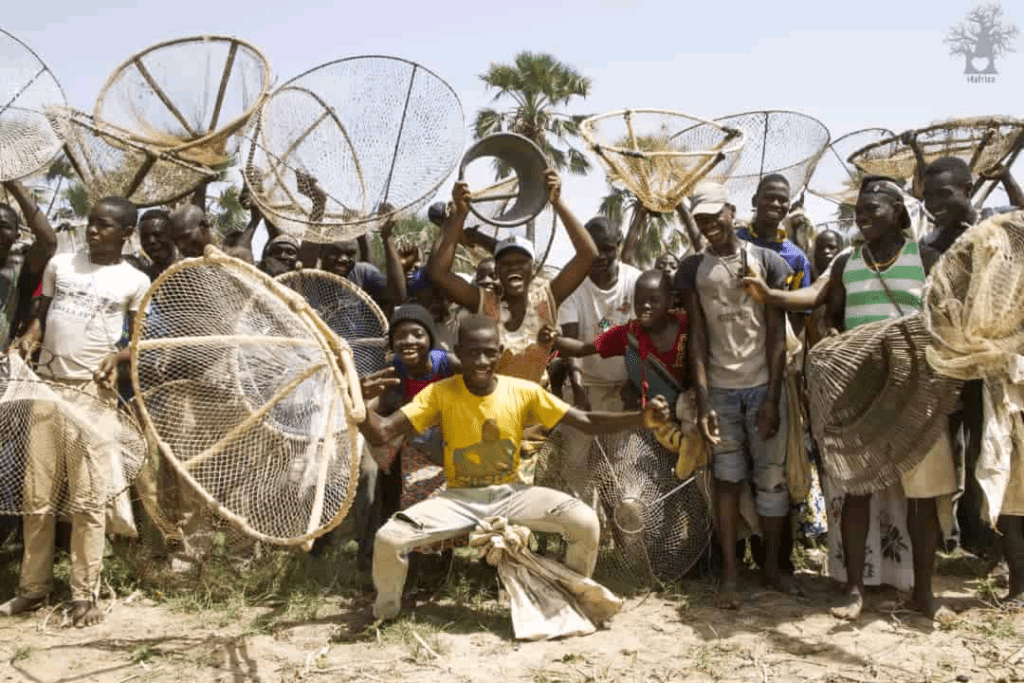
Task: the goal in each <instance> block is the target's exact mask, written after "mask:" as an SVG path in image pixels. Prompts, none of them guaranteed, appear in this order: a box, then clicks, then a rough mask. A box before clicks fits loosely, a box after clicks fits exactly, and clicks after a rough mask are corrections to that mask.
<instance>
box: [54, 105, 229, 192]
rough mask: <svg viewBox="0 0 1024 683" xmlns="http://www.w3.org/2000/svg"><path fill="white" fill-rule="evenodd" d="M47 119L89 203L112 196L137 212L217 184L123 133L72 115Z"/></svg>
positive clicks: (61, 112) (208, 174)
mask: <svg viewBox="0 0 1024 683" xmlns="http://www.w3.org/2000/svg"><path fill="white" fill-rule="evenodd" d="M47 115H48V116H49V118H50V121H51V123H52V124H53V126H54V130H57V131H58V133H59V135H60V137H61V138H62V139H63V140H64V152H65V154H66V155H67V157H68V160H69V161H70V162H71V165H72V166H74V168H75V172H76V173H77V174H78V176H79V177H80V178H81V179H82V184H83V185H84V186H85V190H86V192H87V193H88V195H89V199H90V201H93V202H94V201H96V200H98V199H101V198H103V197H108V196H114V197H124V198H126V199H128V200H130V201H131V202H133V203H134V204H135V205H137V206H157V205H160V204H171V203H173V202H175V201H177V200H178V199H181V198H182V197H184V196H186V195H188V194H189V193H191V192H192V191H193V190H195V189H196V187H198V186H199V185H200V184H202V183H203V182H208V181H212V180H216V178H217V173H216V172H215V171H212V170H210V169H209V168H206V167H205V166H200V165H197V164H193V163H191V162H189V161H186V160H185V159H182V158H181V157H179V156H177V155H176V154H175V153H172V152H165V151H162V150H159V149H156V148H154V147H152V146H148V145H144V144H141V143H139V142H136V141H134V140H133V139H132V134H131V133H130V132H129V131H126V130H124V129H121V128H117V127H115V126H113V125H109V124H108V125H103V126H98V125H97V124H96V123H95V122H94V121H93V119H92V118H91V117H89V116H88V115H86V114H83V113H81V112H77V111H75V110H73V109H51V110H49V111H48V112H47Z"/></svg>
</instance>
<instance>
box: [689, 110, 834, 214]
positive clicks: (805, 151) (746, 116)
mask: <svg viewBox="0 0 1024 683" xmlns="http://www.w3.org/2000/svg"><path fill="white" fill-rule="evenodd" d="M715 122H716V123H718V124H720V125H722V126H728V127H729V128H735V129H738V130H741V131H743V133H744V136H745V138H746V143H745V144H744V145H743V150H742V151H741V152H740V153H739V154H738V155H736V156H734V157H732V158H731V159H727V160H726V162H727V163H722V164H719V165H718V166H716V167H715V168H714V170H713V171H712V172H711V173H709V174H708V177H707V179H708V180H713V181H716V182H720V183H722V184H724V185H725V186H726V187H727V188H728V189H729V196H730V197H731V198H732V199H733V203H735V204H736V206H737V207H740V206H747V205H748V204H749V201H750V199H749V198H751V197H753V196H754V193H755V192H757V185H758V183H760V182H761V178H763V177H764V176H766V175H769V174H771V173H778V174H780V175H782V176H783V177H785V178H786V180H788V181H789V189H790V196H791V197H797V196H799V195H800V193H801V192H802V191H803V189H804V188H805V187H806V186H807V183H808V182H809V181H810V179H811V174H812V173H814V168H815V166H817V164H818V160H819V159H820V158H821V155H822V154H824V153H825V150H826V149H828V142H829V132H828V128H826V127H825V124H823V123H822V122H821V121H819V120H817V119H815V118H812V117H810V116H807V115H806V114H800V113H798V112H794V111H752V112H745V113H743V114H733V115H731V116H725V117H722V118H719V119H715Z"/></svg>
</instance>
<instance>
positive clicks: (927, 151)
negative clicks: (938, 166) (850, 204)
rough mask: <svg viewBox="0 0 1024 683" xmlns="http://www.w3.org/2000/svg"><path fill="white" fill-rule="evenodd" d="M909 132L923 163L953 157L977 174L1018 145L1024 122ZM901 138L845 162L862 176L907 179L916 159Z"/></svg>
mask: <svg viewBox="0 0 1024 683" xmlns="http://www.w3.org/2000/svg"><path fill="white" fill-rule="evenodd" d="M910 133H911V134H912V135H913V136H914V137H915V139H916V140H917V144H918V146H919V147H920V148H921V152H922V153H923V155H924V161H925V163H931V162H933V161H935V160H936V159H938V158H939V157H945V156H953V157H957V158H959V159H963V160H964V161H965V162H967V164H968V165H969V166H970V167H971V171H973V172H974V173H980V172H981V171H985V170H988V169H990V168H992V167H993V166H995V165H996V164H999V163H1001V162H1002V161H1003V160H1004V159H1006V157H1007V156H1008V155H1010V154H1011V153H1012V152H1013V151H1014V150H1015V149H1016V148H1017V147H1018V146H1019V145H1020V144H1021V142H1022V135H1024V121H1021V120H1018V119H1012V118H1007V117H995V116H988V117H979V118H970V119H955V120H953V121H946V122H943V123H939V124H936V125H933V126H928V127H926V128H919V129H917V130H914V131H910ZM901 137H902V136H900V135H893V136H892V137H889V138H887V139H885V140H881V141H878V142H875V143H872V144H870V145H867V146H865V147H863V148H861V149H859V150H856V151H854V152H853V153H852V154H851V155H850V157H849V161H850V163H852V164H853V165H854V166H856V167H857V168H859V169H860V170H862V171H864V172H865V173H870V174H875V175H885V176H889V177H892V178H897V179H900V180H910V179H911V178H913V177H914V169H915V168H916V167H917V159H916V157H915V156H914V151H913V149H911V147H910V146H909V145H906V144H904V143H903V142H902V141H901V139H900V138H901Z"/></svg>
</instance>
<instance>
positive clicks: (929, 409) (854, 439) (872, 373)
mask: <svg viewBox="0 0 1024 683" xmlns="http://www.w3.org/2000/svg"><path fill="white" fill-rule="evenodd" d="M929 341H930V336H929V334H928V330H927V329H925V325H924V318H923V317H922V315H921V314H919V313H918V314H915V315H911V316H907V317H904V318H897V319H893V320H883V321H881V322H877V323H870V324H867V325H860V326H858V327H856V328H854V329H853V330H850V331H848V332H845V333H843V334H841V335H837V336H835V337H827V338H825V339H823V340H822V341H821V342H819V343H818V344H817V345H815V347H814V348H812V349H811V350H810V352H809V353H808V355H807V384H808V387H809V394H810V409H811V425H812V428H813V430H814V437H815V439H817V441H818V444H819V445H820V447H821V451H822V453H823V455H824V464H825V470H826V471H827V472H828V474H829V476H830V477H832V478H833V479H835V480H836V481H839V482H841V483H842V485H843V489H844V490H845V491H847V492H849V493H853V494H858V495H859V494H867V493H871V492H873V491H879V490H882V489H884V488H886V487H888V486H891V485H893V484H895V483H897V482H899V481H900V476H901V475H902V474H905V473H906V472H909V471H910V470H911V469H913V468H914V467H916V466H917V465H918V464H919V463H920V462H921V461H922V460H923V459H924V457H925V456H926V455H927V454H928V451H929V450H930V449H931V448H932V446H933V445H934V444H935V442H936V440H937V439H938V438H939V436H940V435H941V434H943V432H944V431H945V430H946V429H947V417H948V415H949V413H951V412H952V411H953V409H954V407H955V406H956V401H957V398H958V396H959V392H960V382H958V381H957V380H954V379H950V378H948V377H943V376H942V375H939V374H937V373H936V372H935V371H934V370H932V368H931V366H930V365H929V364H928V361H927V360H926V358H925V349H926V348H927V347H928V344H929Z"/></svg>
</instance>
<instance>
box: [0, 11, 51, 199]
mask: <svg viewBox="0 0 1024 683" xmlns="http://www.w3.org/2000/svg"><path fill="white" fill-rule="evenodd" d="M63 105H64V92H63V90H61V87H60V84H59V83H58V82H57V79H56V78H55V77H54V75H53V73H51V72H50V69H49V68H48V67H47V66H46V64H44V63H43V61H42V60H41V59H39V56H38V55H36V53H35V52H33V51H32V50H31V49H30V48H29V47H28V46H27V45H25V44H24V43H22V42H21V41H20V40H18V39H17V38H15V37H14V36H12V35H11V34H10V33H7V32H6V31H4V30H2V29H0V181H6V180H14V179H17V178H22V177H24V176H27V175H29V174H31V173H35V172H36V171H38V170H39V169H41V168H43V167H44V166H46V165H47V164H48V163H50V161H52V160H53V158H54V157H55V156H57V152H59V151H60V145H61V143H60V139H59V138H58V137H57V135H56V134H55V133H54V131H53V128H52V127H51V126H50V123H49V121H47V119H46V115H45V113H44V112H45V110H46V108H47V107H52V106H63Z"/></svg>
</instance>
